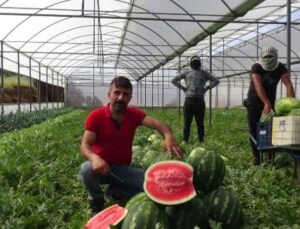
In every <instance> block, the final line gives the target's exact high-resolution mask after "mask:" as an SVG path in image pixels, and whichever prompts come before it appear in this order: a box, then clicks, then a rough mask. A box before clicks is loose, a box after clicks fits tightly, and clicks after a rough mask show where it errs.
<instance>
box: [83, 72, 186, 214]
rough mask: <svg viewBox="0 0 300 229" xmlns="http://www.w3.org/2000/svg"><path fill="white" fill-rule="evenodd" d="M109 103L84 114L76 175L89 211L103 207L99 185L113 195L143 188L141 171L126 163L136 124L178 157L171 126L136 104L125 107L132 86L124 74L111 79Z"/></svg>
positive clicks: (128, 100) (125, 196)
mask: <svg viewBox="0 0 300 229" xmlns="http://www.w3.org/2000/svg"><path fill="white" fill-rule="evenodd" d="M108 98H109V103H108V104H107V105H106V106H104V107H100V108H98V109H95V110H93V111H92V112H91V113H90V114H89V116H88V117H87V120H86V123H85V129H86V130H85V132H84V135H83V138H82V143H81V153H82V155H83V156H84V157H85V158H86V159H87V161H85V162H84V163H83V164H82V165H81V171H80V176H81V180H82V181H83V183H84V185H85V187H86V189H87V191H88V197H89V203H90V209H91V211H92V213H97V212H99V211H101V210H102V209H103V205H104V196H103V192H102V190H101V188H100V184H109V186H110V192H111V194H112V195H114V196H118V197H123V198H130V197H131V196H133V195H135V194H137V193H139V192H142V191H143V182H144V171H143V170H142V169H139V168H134V167H131V166H130V161H131V156H132V143H133V138H134V134H135V130H136V128H137V127H138V126H139V125H144V126H147V127H150V128H153V129H156V130H157V131H158V132H159V133H160V134H161V135H162V136H163V137H164V139H165V150H166V152H167V153H169V154H170V155H171V154H175V155H177V156H178V157H181V156H182V151H181V149H180V147H179V146H178V144H177V142H176V140H175V138H174V136H173V134H172V131H171V129H170V128H169V127H168V126H167V125H166V124H164V123H162V122H161V121H159V120H157V119H154V118H152V117H149V116H147V115H146V113H145V112H144V111H142V110H140V109H138V108H136V107H132V106H127V105H128V103H129V102H130V100H131V98H132V85H131V82H130V81H129V79H127V78H126V77H122V76H120V77H116V78H114V79H113V80H112V82H111V84H110V88H109V92H108Z"/></svg>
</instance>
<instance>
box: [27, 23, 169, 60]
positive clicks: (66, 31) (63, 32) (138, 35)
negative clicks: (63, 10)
mask: <svg viewBox="0 0 300 229" xmlns="http://www.w3.org/2000/svg"><path fill="white" fill-rule="evenodd" d="M84 27H91V26H79V27H75V28H72V29H68V30H65V31H63V32H61V33H58V34H56V35H55V36H52V37H51V38H50V39H48V40H47V41H46V42H45V43H43V44H42V45H40V47H38V48H37V49H36V50H35V51H34V52H33V54H32V55H31V56H33V55H34V54H35V53H36V52H37V51H38V50H39V49H40V48H42V46H44V44H46V43H47V42H49V41H50V40H52V39H54V38H55V37H57V36H60V35H61V34H63V33H66V32H69V31H71V30H75V29H78V28H84ZM111 27H112V26H111ZM112 28H114V27H112ZM118 29H119V28H118ZM128 32H130V33H132V34H134V35H136V36H138V37H140V38H141V39H143V40H145V41H146V42H147V43H149V44H151V45H153V47H156V46H155V45H154V44H152V42H150V41H148V40H147V39H145V38H144V37H141V36H140V35H139V34H136V33H134V32H131V31H128ZM156 49H157V50H158V51H159V52H160V53H161V54H162V55H163V53H162V51H161V50H159V49H158V48H157V47H156ZM52 51H53V49H52ZM47 55H48V54H47Z"/></svg>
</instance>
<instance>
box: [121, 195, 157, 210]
mask: <svg viewBox="0 0 300 229" xmlns="http://www.w3.org/2000/svg"><path fill="white" fill-rule="evenodd" d="M144 201H152V200H150V198H149V197H148V196H147V194H146V193H145V192H140V193H138V194H136V195H135V196H133V197H132V198H131V199H130V200H129V201H128V202H127V203H126V206H125V208H126V209H127V210H130V209H131V208H132V207H134V206H136V205H139V204H140V203H141V202H144Z"/></svg>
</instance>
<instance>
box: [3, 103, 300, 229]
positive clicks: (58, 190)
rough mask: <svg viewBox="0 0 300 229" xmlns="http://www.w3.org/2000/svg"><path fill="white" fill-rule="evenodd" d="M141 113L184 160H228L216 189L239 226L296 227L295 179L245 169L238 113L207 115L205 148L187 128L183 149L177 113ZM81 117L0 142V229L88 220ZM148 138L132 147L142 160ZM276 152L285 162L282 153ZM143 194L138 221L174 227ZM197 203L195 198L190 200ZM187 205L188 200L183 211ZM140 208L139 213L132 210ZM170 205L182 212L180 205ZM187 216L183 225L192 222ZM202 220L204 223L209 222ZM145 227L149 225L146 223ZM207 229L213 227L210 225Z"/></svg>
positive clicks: (247, 158) (265, 168)
mask: <svg viewBox="0 0 300 229" xmlns="http://www.w3.org/2000/svg"><path fill="white" fill-rule="evenodd" d="M147 113H148V114H149V115H151V116H153V117H156V118H158V119H160V120H162V121H164V122H166V123H167V124H168V125H169V126H171V127H172V130H173V132H174V134H175V136H176V138H177V139H178V142H179V143H180V146H181V147H182V149H183V150H184V151H185V155H186V156H185V157H187V158H188V157H189V154H190V153H191V152H192V151H193V149H195V148H198V147H201V148H204V149H205V150H207V151H215V152H218V153H220V154H222V156H223V157H225V158H227V160H226V167H225V171H226V172H225V176H224V178H223V181H222V185H223V186H225V187H226V190H227V191H228V192H230V193H232V195H234V196H235V197H236V198H237V199H238V200H239V204H240V206H241V209H242V214H243V217H242V218H243V220H244V228H246V229H250V228H251V229H252V228H258V229H259V228H282V229H283V228H299V226H300V218H299V214H300V187H299V184H298V183H297V181H296V179H295V177H294V168H293V164H289V163H287V164H286V163H285V164H284V165H285V166H276V167H275V166H271V165H270V164H268V163H266V162H263V163H262V165H261V166H256V167H253V166H252V164H251V161H252V160H251V159H252V155H251V151H250V147H249V139H248V135H247V133H246V132H245V130H244V129H245V128H246V127H247V123H246V112H245V110H243V109H239V108H236V109H213V110H212V124H211V125H210V123H209V116H208V113H207V114H206V122H205V125H206V137H205V142H203V143H199V142H198V141H197V131H196V125H195V123H193V124H192V127H191V138H190V142H189V144H183V143H181V141H180V140H181V139H182V124H183V115H182V113H179V112H178V110H177V109H164V112H161V110H160V109H153V110H152V109H149V110H147ZM87 114H88V111H84V110H74V111H72V112H70V113H68V114H64V115H62V116H59V117H56V118H53V119H49V120H47V121H45V122H43V123H40V124H38V125H33V126H31V127H29V128H25V129H21V130H19V131H13V132H10V133H4V134H2V135H1V136H0V184H1V185H0V222H1V227H2V228H8V229H10V228H83V227H84V225H85V224H86V222H87V221H88V220H89V217H90V215H89V212H88V204H87V203H88V202H87V194H86V191H85V190H84V187H83V185H82V184H81V181H80V179H79V175H78V171H79V166H80V164H81V163H82V162H83V160H84V159H83V158H82V157H81V156H80V152H79V146H80V142H81V137H82V134H83V131H84V120H85V118H86V116H87ZM62 127H63V128H62ZM152 134H154V132H153V130H152V129H149V128H144V127H139V128H138V129H137V133H136V136H135V139H134V145H135V146H139V147H140V148H141V149H142V152H143V153H141V155H145V153H146V152H147V151H149V150H150V149H152V150H154V149H153V146H152V145H151V144H150V142H148V140H147V138H148V137H149V136H150V135H152ZM157 151H158V153H159V155H161V154H163V153H164V152H163V151H162V150H161V149H160V151H159V150H158V149H157ZM282 154H284V155H285V156H287V157H289V155H288V154H286V153H284V152H283V153H282ZM142 157H143V156H142ZM172 159H174V158H172ZM194 170H195V169H194ZM104 188H105V187H104ZM215 190H216V189H215ZM212 192H213V191H212ZM142 194H143V195H144V197H143V198H142V197H139V198H141V199H136V200H135V201H133V203H132V202H131V201H132V200H130V201H129V202H128V203H127V204H130V202H131V203H132V205H133V206H134V207H133V212H135V211H139V212H140V213H139V214H138V215H140V216H138V215H136V216H138V218H139V219H143V220H144V222H149V221H150V220H153V219H154V218H155V219H156V218H159V221H158V222H161V223H160V224H161V225H166V226H165V228H173V227H172V224H170V222H169V221H168V217H167V216H166V215H167V213H166V211H165V208H166V207H165V206H164V205H162V204H157V203H155V202H154V201H152V200H151V199H150V198H148V196H147V195H146V194H145V193H142ZM142 194H141V196H142ZM206 196H209V194H207V195H206ZM201 197H202V196H201ZM196 198H199V196H197V197H195V198H193V199H192V200H194V199H196ZM204 199H205V197H204ZM106 200H107V201H106V207H109V206H110V205H113V204H115V203H116V201H115V200H113V199H111V198H110V197H109V196H106ZM200 200H201V199H200ZM202 201H204V200H203V198H202ZM204 202H205V201H204ZM188 203H189V201H188V202H186V203H183V205H184V204H188ZM147 204H149V206H148V207H147V206H146V205H147ZM140 205H141V206H142V207H140V208H139V206H140ZM129 206H130V205H129ZM150 206H153V207H150ZM174 206H175V207H180V208H181V204H179V205H174ZM152 208H153V209H156V210H155V211H154V210H153V214H151V215H149V212H152V211H151V210H149V211H148V210H147V213H146V212H144V213H143V214H142V213H141V212H142V210H145V209H152ZM130 212H131V211H130V209H128V214H127V216H126V217H125V218H124V219H123V221H122V222H123V223H124V222H125V220H126V218H127V217H128V216H129V215H130V214H132V215H133V214H134V213H130ZM155 212H156V213H155ZM178 214H179V213H178ZM193 214H194V213H191V215H190V216H189V218H188V219H187V220H186V222H190V221H192V220H191V218H193V219H194V218H195V217H196V215H193ZM160 217H162V219H160ZM138 218H135V220H134V219H133V216H131V219H128V220H127V221H128V222H141V221H138ZM183 218H185V217H183ZM145 220H146V221H145ZM166 220H167V221H166ZM209 221H210V224H211V218H210V219H209ZM215 222H216V223H217V224H218V222H217V221H215ZM146 224H147V225H153V224H150V222H149V223H146ZM160 224H157V225H160ZM139 225H141V223H140V224H139ZM210 226H211V228H218V227H214V225H213V224H211V225H210ZM223 226H225V225H223ZM226 226H227V225H226ZM227 228H230V225H228V227H227ZM231 228H234V227H231Z"/></svg>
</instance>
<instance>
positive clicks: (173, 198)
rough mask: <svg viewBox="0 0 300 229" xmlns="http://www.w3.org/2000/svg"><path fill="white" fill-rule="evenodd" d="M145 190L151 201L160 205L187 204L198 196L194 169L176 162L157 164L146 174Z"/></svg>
mask: <svg viewBox="0 0 300 229" xmlns="http://www.w3.org/2000/svg"><path fill="white" fill-rule="evenodd" d="M144 190H145V192H146V194H147V195H148V196H149V198H150V199H152V200H153V201H155V202H157V203H160V204H164V205H175V204H181V203H184V202H187V201H189V200H191V199H192V198H194V197H195V196H196V191H195V188H194V185H193V168H192V167H191V166H190V165H189V164H187V163H184V162H181V161H176V160H169V161H161V162H157V163H155V164H153V165H151V166H150V167H149V168H148V169H147V171H146V173H145V181H144Z"/></svg>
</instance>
